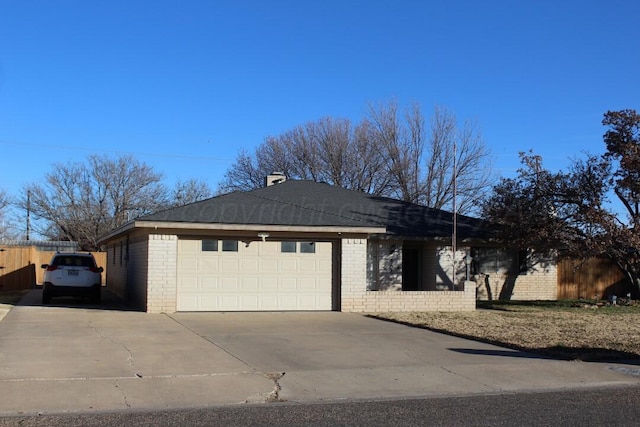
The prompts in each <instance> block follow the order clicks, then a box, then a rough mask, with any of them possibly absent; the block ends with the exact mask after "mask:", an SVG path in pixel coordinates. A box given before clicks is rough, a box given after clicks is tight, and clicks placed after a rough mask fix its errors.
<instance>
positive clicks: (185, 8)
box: [0, 0, 640, 195]
mask: <svg viewBox="0 0 640 427" xmlns="http://www.w3.org/2000/svg"><path fill="white" fill-rule="evenodd" d="M638 16H640V3H638V2H634V1H630V0H625V1H620V0H607V1H594V0H591V1H589V0H585V1H567V0H565V1H559V0H555V1H547V0H541V1H528V2H524V1H516V0H514V1H506V0H505V1H494V0H486V1H462V0H450V1H446V2H440V1H438V2H436V1H398V0H395V1H391V0H389V1H376V0H370V1H359V0H357V1H348V0H342V1H335V0H322V1H278V0H271V1H190V0H181V1H177V0H176V1H165V0H155V1H131V0H128V1H120V0H109V1H97V0H96V1H94V0H81V1H71V0H69V1H65V0H60V1H52V0H48V1H47V0H42V1H33V0H20V1H13V0H11V1H9V0H0V150H1V154H0V188H2V189H4V190H6V191H7V192H9V193H10V194H14V195H15V194H17V193H18V192H19V191H20V189H21V188H22V187H23V185H24V184H26V183H29V182H35V181H38V180H39V179H41V178H42V177H43V176H44V174H45V173H46V172H48V171H50V170H51V166H52V164H53V163H54V162H67V161H75V160H82V159H84V158H86V157H87V156H88V155H90V154H104V155H117V154H125V153H131V154H133V155H135V156H136V157H137V158H138V159H140V160H142V161H144V162H146V163H148V164H149V165H151V166H153V167H154V168H155V169H156V170H157V171H159V172H162V173H163V174H164V176H165V177H166V180H167V183H169V184H170V183H172V182H173V181H175V180H176V179H189V178H198V179H203V180H206V181H208V182H209V183H210V185H211V186H212V188H214V189H215V187H216V186H217V184H218V182H219V181H220V179H221V178H222V176H223V173H224V172H225V170H226V169H227V168H228V167H229V165H230V164H231V163H232V162H233V160H234V159H235V157H236V155H237V154H238V152H239V150H241V149H243V148H244V149H247V150H252V149H253V148H254V147H255V146H256V145H258V144H260V143H261V142H262V141H263V140H264V138H265V137H266V136H269V135H277V134H279V133H281V132H284V131H286V130H288V129H290V128H292V127H294V126H296V125H299V124H303V123H306V122H308V121H313V120H317V119H319V118H321V117H324V116H333V117H346V118H350V119H352V120H353V121H358V120H360V119H361V118H362V117H363V115H364V114H365V113H366V110H367V105H368V104H369V103H380V102H388V101H389V100H391V99H394V98H395V99H397V100H398V102H399V103H400V104H401V105H405V106H406V105H408V104H409V103H410V102H413V101H417V102H419V103H420V104H421V105H422V106H423V109H424V111H425V113H426V114H429V113H430V112H431V110H432V109H433V107H434V106H436V105H438V106H443V107H446V108H448V109H449V110H450V111H452V112H453V113H455V114H456V115H457V116H458V118H459V119H471V120H475V121H477V124H478V125H479V127H480V129H481V131H482V134H483V136H484V139H485V141H486V143H487V145H488V147H489V148H490V149H491V151H492V154H493V157H494V168H495V171H496V172H497V173H498V174H501V175H513V173H515V170H516V169H517V167H518V166H519V163H518V152H520V151H527V150H529V149H532V150H534V151H535V152H536V153H538V154H541V155H542V156H543V159H544V160H545V163H546V165H547V166H548V167H550V168H552V169H560V168H564V167H566V166H567V165H568V163H569V161H568V159H569V158H571V157H575V156H579V155H580V153H581V152H582V151H589V152H592V153H601V152H602V151H603V149H604V146H603V143H602V134H603V133H604V128H603V127H602V125H601V120H602V115H603V113H604V112H606V111H607V110H618V109H622V108H634V109H638V108H640V105H638V102H639V100H640V85H639V78H638V76H639V71H640V47H639V46H640V45H639V41H640V25H638Z"/></svg>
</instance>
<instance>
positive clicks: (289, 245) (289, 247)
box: [280, 242, 296, 254]
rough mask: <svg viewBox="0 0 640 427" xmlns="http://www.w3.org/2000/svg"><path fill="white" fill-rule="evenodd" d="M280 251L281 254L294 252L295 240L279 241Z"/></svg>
mask: <svg viewBox="0 0 640 427" xmlns="http://www.w3.org/2000/svg"><path fill="white" fill-rule="evenodd" d="M280 252H282V253H283V254H288V253H296V242H280Z"/></svg>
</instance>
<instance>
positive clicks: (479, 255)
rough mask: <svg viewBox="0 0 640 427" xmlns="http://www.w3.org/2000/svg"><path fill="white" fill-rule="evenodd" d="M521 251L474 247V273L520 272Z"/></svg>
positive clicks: (472, 263)
mask: <svg viewBox="0 0 640 427" xmlns="http://www.w3.org/2000/svg"><path fill="white" fill-rule="evenodd" d="M518 255H519V253H518V252H517V251H512V250H508V249H503V248H472V249H471V258H472V261H471V273H472V274H496V273H497V274H518V273H519V272H521V271H520V270H521V269H520V268H519V260H518V258H519V256H518Z"/></svg>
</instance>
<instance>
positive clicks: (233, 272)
mask: <svg viewBox="0 0 640 427" xmlns="http://www.w3.org/2000/svg"><path fill="white" fill-rule="evenodd" d="M315 250H316V253H299V252H298V253H281V252H280V251H281V244H280V242H277V241H267V242H260V241H258V242H252V243H251V244H250V245H249V247H246V245H245V244H244V243H242V242H239V244H238V251H237V252H223V251H222V250H221V242H220V243H219V244H218V251H202V244H201V241H199V240H182V239H181V240H180V241H179V253H178V258H179V262H178V295H177V297H178V298H177V299H178V307H177V308H178V310H179V311H258V310H264V311H278V310H331V305H332V296H331V290H332V273H331V272H332V269H331V259H332V256H331V243H329V242H318V243H317V244H316V245H315Z"/></svg>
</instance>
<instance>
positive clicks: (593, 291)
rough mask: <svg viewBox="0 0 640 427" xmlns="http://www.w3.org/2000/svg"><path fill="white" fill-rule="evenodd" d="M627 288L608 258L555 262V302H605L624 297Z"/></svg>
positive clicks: (620, 272)
mask: <svg viewBox="0 0 640 427" xmlns="http://www.w3.org/2000/svg"><path fill="white" fill-rule="evenodd" d="M627 292H629V287H628V284H627V281H626V277H625V275H624V273H623V272H622V271H621V270H620V268H618V266H617V265H616V264H615V263H614V262H613V261H611V260H610V259H609V258H604V257H599V258H590V259H588V260H586V261H578V260H572V259H561V260H560V261H559V262H558V299H579V298H584V299H595V298H596V295H597V298H599V299H606V298H608V297H609V296H610V295H616V296H626V294H627Z"/></svg>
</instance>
